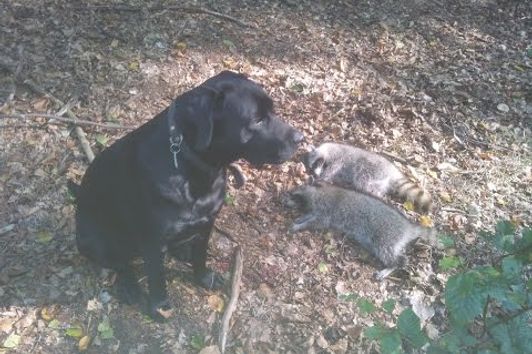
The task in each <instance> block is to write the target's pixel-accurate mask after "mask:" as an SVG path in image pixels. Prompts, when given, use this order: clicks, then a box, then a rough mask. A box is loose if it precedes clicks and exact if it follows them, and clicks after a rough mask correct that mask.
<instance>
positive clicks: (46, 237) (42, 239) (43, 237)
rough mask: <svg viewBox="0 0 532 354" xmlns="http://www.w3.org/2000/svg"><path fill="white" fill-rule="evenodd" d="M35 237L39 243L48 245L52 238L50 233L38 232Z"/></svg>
mask: <svg viewBox="0 0 532 354" xmlns="http://www.w3.org/2000/svg"><path fill="white" fill-rule="evenodd" d="M36 236H37V241H38V242H39V243H48V242H50V241H51V240H52V239H53V238H54V236H53V235H52V233H51V232H50V231H39V232H37V235H36Z"/></svg>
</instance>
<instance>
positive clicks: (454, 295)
mask: <svg viewBox="0 0 532 354" xmlns="http://www.w3.org/2000/svg"><path fill="white" fill-rule="evenodd" d="M479 278H480V277H479V274H478V272H475V271H470V272H467V273H463V274H456V275H453V276H451V277H450V278H449V280H448V281H447V285H446V287H445V304H446V305H447V309H448V310H449V314H450V317H451V320H453V322H454V323H455V324H456V325H458V326H463V325H465V324H467V323H468V322H470V321H472V320H473V319H474V318H475V317H476V316H478V315H479V314H481V313H482V310H483V308H484V304H485V301H486V299H487V294H485V293H484V292H483V291H481V289H480V288H479V285H480V279H479Z"/></svg>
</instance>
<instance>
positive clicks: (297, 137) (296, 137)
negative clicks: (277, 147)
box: [292, 130, 305, 144]
mask: <svg viewBox="0 0 532 354" xmlns="http://www.w3.org/2000/svg"><path fill="white" fill-rule="evenodd" d="M304 139H305V136H304V135H303V133H301V132H299V131H297V130H296V131H295V132H294V134H293V135H292V140H293V141H294V143H296V144H299V143H300V142H302V141H303V140H304Z"/></svg>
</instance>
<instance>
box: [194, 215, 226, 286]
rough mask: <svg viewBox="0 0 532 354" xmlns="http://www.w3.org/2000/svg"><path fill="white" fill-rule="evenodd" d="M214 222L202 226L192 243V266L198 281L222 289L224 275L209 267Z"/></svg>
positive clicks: (203, 284)
mask: <svg viewBox="0 0 532 354" xmlns="http://www.w3.org/2000/svg"><path fill="white" fill-rule="evenodd" d="M213 225H214V224H213V223H212V222H211V223H209V224H208V225H207V226H205V227H204V228H202V230H200V232H199V233H198V236H197V237H196V238H195V239H194V243H193V244H192V268H193V270H194V278H195V280H196V282H197V283H198V284H199V285H201V286H203V287H204V288H206V289H213V290H214V289H221V288H222V287H223V285H224V279H223V277H222V276H221V275H220V274H218V273H216V272H213V271H212V270H210V269H209V268H207V249H208V247H209V237H210V235H211V232H212V227H213Z"/></svg>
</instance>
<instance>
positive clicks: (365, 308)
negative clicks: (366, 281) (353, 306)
mask: <svg viewBox="0 0 532 354" xmlns="http://www.w3.org/2000/svg"><path fill="white" fill-rule="evenodd" d="M357 305H358V308H359V310H360V312H361V313H362V314H363V315H365V314H369V313H373V312H375V310H376V307H375V305H374V304H373V303H372V302H371V301H370V300H368V299H365V298H360V299H358V301H357Z"/></svg>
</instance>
